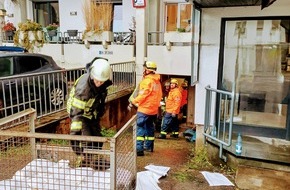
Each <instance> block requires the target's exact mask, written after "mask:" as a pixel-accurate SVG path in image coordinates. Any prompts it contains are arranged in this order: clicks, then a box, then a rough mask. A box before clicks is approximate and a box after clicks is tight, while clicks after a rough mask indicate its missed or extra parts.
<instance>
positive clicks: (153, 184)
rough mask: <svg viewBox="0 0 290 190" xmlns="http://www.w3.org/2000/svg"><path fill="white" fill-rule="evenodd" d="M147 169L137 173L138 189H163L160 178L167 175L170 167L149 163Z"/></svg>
mask: <svg viewBox="0 0 290 190" xmlns="http://www.w3.org/2000/svg"><path fill="white" fill-rule="evenodd" d="M145 169H147V171H142V172H138V173H137V185H136V190H148V189H150V190H161V189H160V187H159V186H158V183H159V179H160V178H161V177H162V176H166V175H167V172H168V171H169V170H170V167H165V166H155V165H148V166H146V167H145Z"/></svg>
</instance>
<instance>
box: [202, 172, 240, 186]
mask: <svg viewBox="0 0 290 190" xmlns="http://www.w3.org/2000/svg"><path fill="white" fill-rule="evenodd" d="M201 173H202V175H203V176H204V178H205V179H206V180H207V182H208V183H209V186H234V184H233V183H232V182H231V181H230V180H228V178H226V177H225V176H224V175H223V174H220V173H212V172H206V171H203V172H201Z"/></svg>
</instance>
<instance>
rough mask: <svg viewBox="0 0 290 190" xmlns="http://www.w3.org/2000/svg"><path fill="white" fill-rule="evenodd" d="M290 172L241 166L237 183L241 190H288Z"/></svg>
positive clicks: (238, 170) (237, 174)
mask: <svg viewBox="0 0 290 190" xmlns="http://www.w3.org/2000/svg"><path fill="white" fill-rule="evenodd" d="M289 176H290V172H287V171H278V170H272V169H265V168H259V167H251V166H244V165H239V166H238V169H237V173H236V178H235V183H236V185H237V187H238V188H239V189H250V190H258V189H259V190H260V189H263V190H286V189H289V187H290V177H289Z"/></svg>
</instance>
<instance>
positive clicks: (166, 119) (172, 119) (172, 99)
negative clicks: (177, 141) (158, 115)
mask: <svg viewBox="0 0 290 190" xmlns="http://www.w3.org/2000/svg"><path fill="white" fill-rule="evenodd" d="M181 98H182V95H181V92H180V89H179V88H178V81H177V80H176V79H171V81H170V91H169V94H168V98H167V100H166V103H165V114H164V116H163V122H162V125H161V132H160V136H159V138H161V139H165V138H166V135H167V131H168V129H169V128H171V130H172V135H171V136H172V137H174V138H178V135H179V133H178V131H179V125H178V118H177V115H178V113H179V112H180V105H181Z"/></svg>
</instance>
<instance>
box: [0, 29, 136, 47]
mask: <svg viewBox="0 0 290 190" xmlns="http://www.w3.org/2000/svg"><path fill="white" fill-rule="evenodd" d="M44 39H45V43H52V44H54V43H58V44H61V43H65V44H70V43H78V44H83V43H84V40H83V32H77V33H76V35H73V36H72V35H70V34H69V33H68V32H56V35H54V36H50V35H49V33H48V32H44ZM2 42H4V43H13V36H7V35H6V33H5V32H2ZM135 42H136V34H135V31H133V30H132V31H131V32H113V40H112V42H107V43H111V44H114V45H134V44H135Z"/></svg>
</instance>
